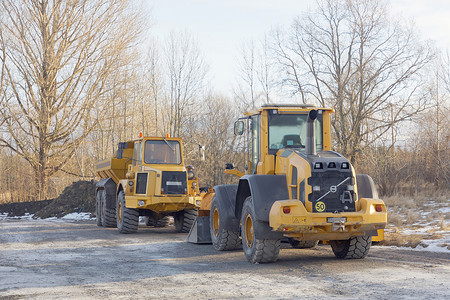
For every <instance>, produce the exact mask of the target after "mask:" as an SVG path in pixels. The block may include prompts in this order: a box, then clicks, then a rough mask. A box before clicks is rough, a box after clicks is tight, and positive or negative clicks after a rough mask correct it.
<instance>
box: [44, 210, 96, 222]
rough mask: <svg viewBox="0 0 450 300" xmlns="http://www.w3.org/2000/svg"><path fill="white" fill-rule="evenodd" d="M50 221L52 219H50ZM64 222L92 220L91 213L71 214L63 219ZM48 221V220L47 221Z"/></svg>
mask: <svg viewBox="0 0 450 300" xmlns="http://www.w3.org/2000/svg"><path fill="white" fill-rule="evenodd" d="M49 219H50V218H49ZM61 219H62V220H91V219H92V218H91V213H86V212H82V213H76V212H74V213H70V214H67V215H65V216H64V217H62V218H61ZM46 220H48V219H46Z"/></svg>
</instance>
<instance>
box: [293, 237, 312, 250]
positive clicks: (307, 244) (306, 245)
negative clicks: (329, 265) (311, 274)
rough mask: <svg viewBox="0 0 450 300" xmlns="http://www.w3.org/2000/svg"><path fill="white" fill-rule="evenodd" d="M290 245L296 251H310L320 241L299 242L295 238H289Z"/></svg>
mask: <svg viewBox="0 0 450 300" xmlns="http://www.w3.org/2000/svg"><path fill="white" fill-rule="evenodd" d="M288 241H289V244H291V246H292V248H295V249H308V248H314V247H315V246H317V244H318V243H319V241H318V240H315V241H299V240H296V239H294V238H288Z"/></svg>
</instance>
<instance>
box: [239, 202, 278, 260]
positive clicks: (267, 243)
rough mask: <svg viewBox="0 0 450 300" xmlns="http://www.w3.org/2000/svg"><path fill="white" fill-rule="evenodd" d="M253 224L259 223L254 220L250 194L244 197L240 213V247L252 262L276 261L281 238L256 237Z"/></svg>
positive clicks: (254, 215)
mask: <svg viewBox="0 0 450 300" xmlns="http://www.w3.org/2000/svg"><path fill="white" fill-rule="evenodd" d="M255 226H261V225H259V224H258V222H256V214H255V208H254V206H253V199H252V197H251V196H250V197H247V199H245V202H244V206H243V207H242V215H241V234H242V248H243V249H244V253H245V256H246V257H247V259H248V261H250V262H251V263H253V264H257V263H270V262H275V261H277V259H278V254H279V253H280V244H281V240H269V239H262V240H261V239H256V237H255Z"/></svg>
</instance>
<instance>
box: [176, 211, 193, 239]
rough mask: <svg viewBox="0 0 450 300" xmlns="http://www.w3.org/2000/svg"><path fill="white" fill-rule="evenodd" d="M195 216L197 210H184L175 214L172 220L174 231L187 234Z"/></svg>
mask: <svg viewBox="0 0 450 300" xmlns="http://www.w3.org/2000/svg"><path fill="white" fill-rule="evenodd" d="M197 215H198V210H196V209H185V210H182V211H179V212H177V213H176V214H175V216H174V218H173V221H174V225H175V230H176V231H177V232H182V233H185V232H189V230H191V227H192V224H194V220H195V218H196V217H197Z"/></svg>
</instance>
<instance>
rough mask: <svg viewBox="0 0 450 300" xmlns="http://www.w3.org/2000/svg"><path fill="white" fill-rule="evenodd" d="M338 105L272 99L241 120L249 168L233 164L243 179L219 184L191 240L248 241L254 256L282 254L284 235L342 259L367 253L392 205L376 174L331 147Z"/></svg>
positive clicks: (230, 244) (220, 244) (221, 244)
mask: <svg viewBox="0 0 450 300" xmlns="http://www.w3.org/2000/svg"><path fill="white" fill-rule="evenodd" d="M332 112H333V110H332V109H328V108H316V107H314V106H312V105H289V104H288V105H266V106H263V107H262V108H260V109H258V110H256V111H253V112H249V113H246V116H245V117H243V118H241V119H239V120H238V121H236V122H235V126H234V131H235V134H236V135H242V134H244V133H245V132H246V138H244V140H246V141H247V142H248V145H249V146H248V147H245V148H247V149H249V151H248V159H247V160H248V165H247V170H248V171H247V172H246V174H244V173H243V172H240V171H239V170H236V169H234V167H233V165H232V164H227V170H226V171H225V172H226V173H230V174H234V175H237V176H238V177H240V178H239V183H238V184H229V185H219V186H215V187H214V192H215V194H211V195H213V197H212V199H211V201H205V202H204V203H203V204H202V207H200V210H199V216H198V217H197V219H196V221H195V223H194V226H193V227H192V230H191V232H190V234H189V236H188V241H189V242H192V243H207V242H210V243H211V242H212V244H213V246H214V248H215V249H217V250H220V251H223V250H233V249H239V248H243V250H244V252H245V256H246V257H247V259H248V260H249V261H250V262H252V263H263V262H274V261H276V260H277V259H278V255H279V250H280V242H281V241H282V240H283V241H288V242H289V243H290V244H291V245H292V247H294V248H311V247H314V246H315V245H317V243H318V241H321V242H322V243H326V244H330V245H331V248H332V250H333V252H334V254H335V256H336V257H337V258H340V259H344V258H364V257H365V256H366V255H367V253H368V252H369V249H370V246H371V244H372V240H378V241H379V240H381V239H382V238H383V229H384V228H385V226H386V220H387V213H386V206H385V204H384V202H383V201H382V200H380V199H378V194H377V191H376V187H375V184H374V182H373V180H372V179H371V178H370V177H369V176H368V175H364V174H356V173H355V170H354V168H353V166H352V165H351V163H350V162H349V161H348V160H347V159H346V158H345V157H343V156H342V155H341V154H339V153H337V152H334V151H332V150H331V125H330V114H331V113H332ZM210 198H211V197H210Z"/></svg>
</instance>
